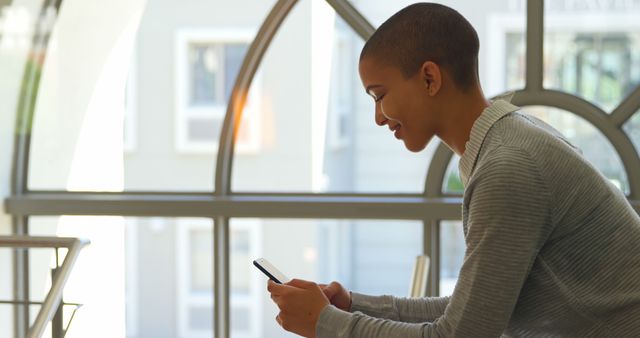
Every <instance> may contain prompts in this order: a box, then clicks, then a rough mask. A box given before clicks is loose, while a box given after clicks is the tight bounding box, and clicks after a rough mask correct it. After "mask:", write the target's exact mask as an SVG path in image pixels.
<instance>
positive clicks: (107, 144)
mask: <svg viewBox="0 0 640 338" xmlns="http://www.w3.org/2000/svg"><path fill="white" fill-rule="evenodd" d="M125 3H126V4H125ZM274 3H275V1H258V0H240V1H234V2H233V3H228V2H222V1H221V0H215V1H207V2H201V3H199V4H194V5H193V6H192V5H189V6H185V5H184V3H183V2H181V1H177V0H169V1H140V0H136V1H125V2H123V5H122V6H120V5H118V6H112V7H113V8H110V9H108V10H105V9H103V8H101V7H103V6H101V3H99V2H97V1H95V0H87V1H80V2H73V3H68V4H66V3H65V4H66V6H65V7H64V8H65V10H64V11H63V13H62V14H61V16H60V18H59V20H58V22H57V23H56V28H55V31H54V33H53V34H52V37H51V39H52V40H51V46H56V48H52V49H51V50H49V51H48V54H47V57H46V59H45V61H44V64H43V65H39V67H40V70H39V71H41V81H42V82H41V86H40V88H39V90H38V98H37V100H36V102H35V117H34V124H33V129H32V139H31V147H32V148H31V152H30V156H31V157H30V171H29V188H30V189H34V190H40V189H42V190H63V191H68V190H73V191H123V190H124V191H212V190H214V177H215V166H216V163H215V159H216V153H217V150H218V138H219V133H220V128H221V127H220V125H219V124H211V123H209V124H207V123H203V124H200V125H197V126H195V125H196V124H198V122H196V121H202V120H203V119H209V120H212V119H214V118H215V119H218V120H220V121H221V120H222V119H223V118H224V112H225V111H226V104H225V101H226V100H225V97H224V95H227V94H228V93H227V92H228V89H229V88H230V86H231V85H232V84H233V82H234V81H235V73H236V72H237V68H238V65H239V64H240V62H241V59H242V57H244V52H245V49H242V48H240V47H239V46H241V45H242V46H247V45H248V43H250V42H251V41H252V39H253V36H254V35H255V33H256V32H257V31H258V28H259V26H260V25H261V24H262V22H263V20H264V18H265V17H266V15H267V14H268V12H269V10H270V9H271V6H272V5H273V4H274ZM247 8H250V9H251V10H250V11H247ZM36 13H38V12H36ZM114 18H118V19H117V20H114ZM29 27H31V24H30V25H29ZM87 32H91V34H88V33H87ZM183 32H187V33H189V34H190V35H189V34H187V35H188V36H183V35H184V34H183V35H181V33H183ZM183 37H184V39H182V38H183ZM211 39H213V42H212V41H211ZM203 40H204V41H203ZM30 41H31V39H29V42H30ZM227 44H229V45H230V46H231V47H230V48H226V49H225V48H223V45H224V46H226V45H227ZM189 46H191V47H193V48H192V51H193V52H194V53H192V55H191V56H192V57H193V61H194V62H193V63H190V58H189ZM132 55H133V59H134V60H135V61H134V62H133V63H134V64H135V67H132V68H131V69H132V72H131V77H130V78H133V79H135V81H132V85H131V86H130V87H129V88H126V83H127V79H128V78H129V76H128V75H129V68H130V65H131V59H132V57H131V56H132ZM212 56H215V58H212ZM3 75H4V72H3ZM63 75H64V76H63ZM194 76H195V77H194ZM125 88H126V89H125ZM125 92H126V95H125ZM15 94H16V92H13V93H12V95H15ZM125 97H126V98H125ZM211 102H213V105H214V106H215V107H211V106H210V103H211ZM204 103H206V104H209V106H206V105H204ZM125 111H126V112H127V118H126V122H123V121H125V117H124V116H125ZM131 114H134V115H135V116H132V115H131ZM132 121H135V125H133V126H131V123H132ZM124 123H127V124H128V128H129V129H128V130H127V136H126V138H127V140H131V139H135V147H131V146H130V145H128V144H123V143H124V142H123V136H124V135H123V134H124V133H125V132H124V129H125V127H124ZM209 128H210V129H209ZM194 139H195V140H194ZM124 149H127V150H126V151H125V150H124Z"/></svg>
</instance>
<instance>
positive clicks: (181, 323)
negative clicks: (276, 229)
mask: <svg viewBox="0 0 640 338" xmlns="http://www.w3.org/2000/svg"><path fill="white" fill-rule="evenodd" d="M260 227H261V225H260V221H259V220H254V219H239V220H234V222H233V223H232V224H231V236H230V238H231V240H230V243H229V245H230V257H231V266H233V267H237V268H234V269H232V270H231V276H230V281H231V285H230V291H231V309H230V310H231V312H232V313H233V314H236V316H232V317H231V318H232V320H231V335H232V336H233V337H255V336H256V334H257V333H258V329H259V325H258V324H259V323H260V322H259V321H257V320H255V319H256V318H259V317H260V315H261V310H260V304H259V302H258V300H257V299H258V296H259V294H258V292H264V290H263V285H262V284H258V283H257V280H254V279H253V278H251V277H252V275H251V272H252V269H254V268H253V266H252V264H251V260H252V259H255V258H257V257H258V256H259V246H258V242H259V239H260ZM176 238H177V243H176V256H177V258H178V264H177V269H176V270H177V271H178V283H177V288H178V290H177V293H176V294H177V295H178V300H177V304H178V317H177V318H178V335H179V336H180V337H183V338H191V337H193V338H196V337H211V334H212V333H213V325H212V322H213V289H214V287H215V285H213V227H212V222H211V221H210V220H205V219H181V220H179V221H178V227H177V236H176Z"/></svg>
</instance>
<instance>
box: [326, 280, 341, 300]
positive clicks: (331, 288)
mask: <svg viewBox="0 0 640 338" xmlns="http://www.w3.org/2000/svg"><path fill="white" fill-rule="evenodd" d="M322 291H323V292H324V294H325V296H327V298H329V299H331V298H333V296H335V295H336V294H337V293H338V291H340V285H339V284H338V283H336V282H331V283H330V284H329V285H327V287H325V288H323V289H322Z"/></svg>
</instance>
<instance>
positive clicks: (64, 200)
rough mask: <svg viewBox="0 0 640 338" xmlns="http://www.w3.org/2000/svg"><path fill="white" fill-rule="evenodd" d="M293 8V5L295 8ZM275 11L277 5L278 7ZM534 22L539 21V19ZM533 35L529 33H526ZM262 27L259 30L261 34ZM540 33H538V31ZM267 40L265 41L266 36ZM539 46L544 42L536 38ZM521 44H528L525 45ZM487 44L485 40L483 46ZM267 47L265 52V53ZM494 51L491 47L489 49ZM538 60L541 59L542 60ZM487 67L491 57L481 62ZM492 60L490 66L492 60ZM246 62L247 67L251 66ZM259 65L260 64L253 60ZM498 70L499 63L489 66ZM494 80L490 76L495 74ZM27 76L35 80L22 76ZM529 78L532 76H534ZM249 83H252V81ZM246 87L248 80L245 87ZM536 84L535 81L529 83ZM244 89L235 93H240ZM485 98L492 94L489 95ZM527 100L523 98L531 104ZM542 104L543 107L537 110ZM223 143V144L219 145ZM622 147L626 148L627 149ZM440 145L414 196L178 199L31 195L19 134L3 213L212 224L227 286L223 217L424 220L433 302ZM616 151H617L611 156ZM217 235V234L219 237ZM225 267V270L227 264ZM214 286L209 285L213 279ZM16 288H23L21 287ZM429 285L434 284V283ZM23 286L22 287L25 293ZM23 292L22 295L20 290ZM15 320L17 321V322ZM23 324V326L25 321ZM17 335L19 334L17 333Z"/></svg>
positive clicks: (444, 208) (366, 27)
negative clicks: (187, 219)
mask: <svg viewBox="0 0 640 338" xmlns="http://www.w3.org/2000/svg"><path fill="white" fill-rule="evenodd" d="M294 3H295V2H292V4H291V6H293V4H294ZM278 4H280V3H278ZM330 4H331V6H333V7H334V9H335V10H336V12H337V13H338V14H339V15H340V16H342V17H343V18H344V19H345V21H347V23H348V24H349V25H350V26H352V28H354V30H356V32H358V34H360V35H361V36H363V37H366V36H367V35H368V34H369V35H370V34H371V32H372V31H373V27H372V26H371V25H370V24H369V23H368V22H366V20H363V18H362V16H361V15H360V16H359V12H358V11H357V10H355V9H354V8H353V7H349V6H348V5H347V4H346V2H345V1H344V0H336V1H332V2H330ZM543 5H544V2H542V1H538V0H529V1H528V6H527V8H528V10H530V13H528V14H527V15H528V17H527V18H533V20H531V22H532V23H534V24H535V25H534V27H533V29H532V31H533V32H534V33H532V36H533V37H538V38H540V36H539V35H540V34H539V33H536V32H539V30H536V29H539V28H540V25H542V23H541V22H542V21H543V20H542V19H543V18H544V14H543ZM290 9H291V7H287V6H286V5H285V6H280V7H278V6H275V7H274V8H273V11H272V14H274V15H273V16H269V17H268V19H267V20H266V21H265V23H264V24H263V29H264V32H266V33H265V35H264V36H263V38H264V37H265V36H266V40H267V45H268V41H269V40H270V38H271V37H273V34H275V32H276V31H277V29H278V24H274V22H278V20H280V19H284V18H285V17H286V16H287V13H288V12H289V10H290ZM538 19H539V21H540V22H538V21H537V20H538ZM529 28H531V26H530V27H529ZM263 29H262V28H261V31H263ZM541 31H542V32H543V34H544V30H541ZM270 34H271V35H270ZM540 40H541V41H542V39H540ZM529 41H530V40H527V45H529ZM489 42H490V41H489ZM531 45H532V46H535V47H537V49H536V50H534V51H533V52H531V53H529V52H527V62H526V69H527V70H530V68H533V70H534V71H537V70H539V68H541V67H540V62H541V60H533V59H534V58H530V56H532V55H534V56H535V55H536V53H537V52H538V51H540V52H541V49H542V46H540V45H536V43H535V42H533V43H531ZM45 46H46V43H45ZM261 48H262V47H260V46H258V47H257V48H256V51H254V54H253V56H256V55H257V59H258V60H259V59H260V57H261V56H260V53H261V52H262V51H264V49H261ZM264 48H266V47H264ZM490 49H492V48H490ZM540 54H541V53H540ZM486 59H487V61H488V59H489V58H486ZM494 61H495V60H494ZM252 62H254V63H253V64H252V63H251V62H248V63H246V64H249V65H250V66H252V65H255V62H256V61H252ZM257 63H259V61H257ZM495 63H496V64H500V63H499V62H495ZM493 74H495V73H493ZM26 75H33V74H26ZM534 77H535V76H534ZM25 79H26V80H25V83H23V86H24V87H25V88H28V89H33V90H37V88H38V80H37V79H34V77H33V76H25ZM254 80H255V79H254ZM249 82H250V81H249ZM532 82H535V81H532ZM242 88H243V87H242V86H240V89H242ZM488 92H489V93H491V92H490V91H488ZM525 94H529V95H530V97H536V98H537V99H538V100H543V101H545V102H548V101H550V100H553V99H555V100H556V101H560V100H561V99H562V98H560V99H558V98H557V97H552V98H551V99H549V98H548V97H542V98H541V96H535V95H541V94H540V93H538V94H536V93H534V92H533V91H532V92H530V93H525ZM634 95H640V91H639V90H636V91H634ZM530 97H527V99H529V98H530ZM636 102H637V101H634V100H631V103H630V104H628V105H625V106H624V110H625V111H624V112H623V113H621V114H619V117H616V118H613V119H612V120H617V121H619V122H620V123H619V126H618V127H619V128H618V129H620V130H621V129H622V126H623V125H624V122H625V121H628V119H629V117H630V116H631V114H636V111H637V107H636V106H635V105H636ZM541 104H542V103H541ZM630 107H636V108H633V112H630V111H631V110H630ZM18 114H19V116H20V117H21V118H22V120H24V121H27V120H29V118H30V117H32V116H30V115H29V114H30V113H29V111H28V110H22V111H19V112H18ZM604 135H605V137H607V138H611V134H607V133H604ZM221 142H225V141H224V140H221ZM625 146H626V145H625ZM443 147H444V146H442V145H441V146H440V148H438V151H437V153H436V155H435V156H434V158H433V160H432V163H431V166H430V168H429V169H428V174H427V182H426V184H425V193H424V194H422V195H420V194H413V195H399V194H389V195H383V194H273V193H272V194H269V193H265V194H252V195H246V194H244V195H243V194H237V193H232V192H231V191H228V190H226V189H219V191H216V192H214V193H213V194H202V193H176V192H156V193H138V194H127V193H74V192H67V191H56V192H51V191H33V190H29V189H28V187H27V184H26V178H27V174H28V154H29V151H28V150H29V143H28V137H27V135H22V134H17V137H16V142H15V154H16V156H15V158H14V161H13V172H14V175H13V176H14V178H13V180H12V192H11V196H10V197H8V198H7V199H6V210H7V212H8V213H9V214H11V215H12V216H14V217H12V223H13V224H12V225H13V233H14V234H19V235H23V234H28V233H29V231H28V230H29V229H28V220H29V216H32V215H34V216H35V215H44V214H46V215H95V214H105V213H106V214H110V215H123V216H150V215H152V216H159V217H211V218H212V219H214V220H215V224H214V242H215V245H214V247H215V248H216V249H215V250H216V251H215V252H216V253H219V254H220V256H219V257H214V265H216V267H215V269H216V270H215V271H216V275H217V276H218V277H216V278H218V279H219V280H220V281H222V283H223V284H224V283H225V279H228V277H229V275H228V271H227V270H225V269H226V268H225V266H226V265H225V264H228V261H227V259H228V258H229V257H228V252H227V250H228V247H227V246H225V238H226V239H228V236H229V232H228V229H229V224H228V219H229V217H283V218H300V217H308V218H332V219H333V218H336V217H342V218H358V219H388V218H398V219H417V220H422V221H423V222H424V226H425V232H424V233H425V237H424V239H423V242H424V251H425V253H427V254H432V255H433V256H432V268H431V271H433V273H431V274H430V281H432V282H431V286H429V291H430V295H437V291H436V292H435V293H434V290H437V278H438V277H439V266H438V258H439V253H438V246H439V227H438V222H439V220H442V219H450V218H452V217H454V218H458V217H459V211H460V204H461V202H462V201H461V198H459V197H447V195H446V194H443V193H442V191H441V190H442V189H441V188H442V185H443V177H444V176H445V175H444V172H445V171H446V168H447V164H448V161H449V159H450V154H447V153H446V152H445V151H440V149H444V148H443ZM617 150H618V149H617ZM622 150H623V151H625V152H629V151H630V152H633V154H634V156H636V157H637V155H638V153H637V150H636V149H635V148H634V147H633V146H632V145H631V147H630V148H628V147H626V148H623V149H622ZM227 156H233V154H230V155H229V154H227ZM216 175H220V176H221V177H222V179H221V180H222V181H223V182H226V184H227V185H228V184H229V182H228V181H229V180H230V178H229V177H226V176H224V175H223V174H218V173H216ZM627 175H628V177H632V176H635V177H638V176H639V175H640V170H637V171H629V170H627ZM631 188H632V191H634V190H633V189H635V191H636V195H634V196H633V197H632V200H631V201H630V202H631V203H632V205H633V206H634V208H635V209H636V211H639V212H640V198H638V195H637V194H638V193H637V191H638V190H639V185H637V184H636V185H633V186H632V187H631ZM217 235H220V236H219V237H217ZM225 262H226V263H225ZM14 264H15V266H16V271H17V272H18V273H20V276H18V277H16V288H15V289H14V295H15V296H16V297H15V298H16V299H20V298H21V296H22V295H25V294H27V295H28V282H29V280H28V276H26V278H25V275H24V273H23V272H22V273H21V271H23V270H24V267H25V266H26V265H28V259H26V260H25V259H23V258H21V257H17V258H16V259H14ZM214 280H215V279H214ZM19 281H22V284H21V283H20V282H19ZM434 281H435V282H434ZM25 283H26V287H25ZM26 290H27V291H26ZM214 297H215V299H217V300H218V301H217V303H216V304H214V307H215V309H216V310H217V311H218V313H219V314H218V315H217V316H216V317H215V318H214V325H215V324H219V325H215V328H214V335H215V336H219V337H228V336H229V330H228V327H227V324H226V323H227V320H228V316H229V301H228V295H225V294H224V292H223V290H222V288H219V287H218V288H214ZM17 317H19V316H17ZM23 319H26V320H23ZM15 323H16V325H17V326H21V325H22V324H23V323H26V326H27V327H28V323H29V316H28V315H26V316H25V318H18V319H17V320H16V321H15ZM20 332H22V331H20Z"/></svg>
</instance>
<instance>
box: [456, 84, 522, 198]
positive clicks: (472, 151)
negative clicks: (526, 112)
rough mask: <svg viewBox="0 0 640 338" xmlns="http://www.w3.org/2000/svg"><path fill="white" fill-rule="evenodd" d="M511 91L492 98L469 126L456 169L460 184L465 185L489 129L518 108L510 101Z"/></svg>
mask: <svg viewBox="0 0 640 338" xmlns="http://www.w3.org/2000/svg"><path fill="white" fill-rule="evenodd" d="M512 97H513V92H509V93H506V94H504V95H500V96H497V97H495V98H494V100H493V101H492V102H491V105H490V106H489V107H487V108H485V110H483V111H482V114H480V116H479V117H478V118H477V119H476V121H475V122H474V123H473V127H471V134H470V135H469V141H467V143H466V145H465V151H464V153H463V154H462V157H461V158H460V163H459V165H458V170H459V171H460V179H462V184H463V185H464V186H467V183H468V182H469V178H470V177H471V174H472V173H473V169H474V167H475V165H476V160H477V159H478V154H479V153H480V148H481V147H482V142H483V141H484V139H485V137H486V136H487V133H488V132H489V129H491V127H492V126H493V124H494V123H496V122H497V121H498V120H500V119H501V118H502V117H504V116H505V115H507V114H509V113H511V112H514V111H516V110H518V109H520V108H519V107H517V106H514V105H512V104H511V103H510V101H511V98H512Z"/></svg>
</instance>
